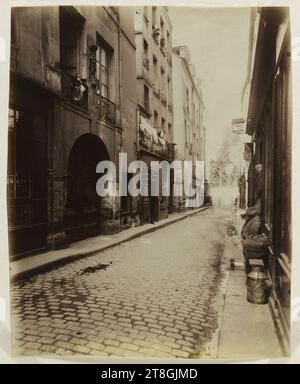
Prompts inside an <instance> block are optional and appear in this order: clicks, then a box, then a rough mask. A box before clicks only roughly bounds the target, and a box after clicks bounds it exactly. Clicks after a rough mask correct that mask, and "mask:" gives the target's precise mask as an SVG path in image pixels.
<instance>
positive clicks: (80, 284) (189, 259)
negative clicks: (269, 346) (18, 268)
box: [12, 215, 222, 358]
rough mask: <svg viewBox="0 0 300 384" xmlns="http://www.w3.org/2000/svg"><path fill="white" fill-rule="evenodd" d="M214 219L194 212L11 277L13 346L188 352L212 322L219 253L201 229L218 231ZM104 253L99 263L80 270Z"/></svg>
mask: <svg viewBox="0 0 300 384" xmlns="http://www.w3.org/2000/svg"><path fill="white" fill-rule="evenodd" d="M220 225H222V223H221V224H220V220H212V219H211V218H210V217H209V215H207V216H201V215H198V216H195V217H193V218H189V219H186V220H185V222H180V223H177V224H174V225H173V226H168V227H166V228H164V229H161V230H160V231H157V232H153V233H151V234H149V235H146V236H144V237H143V238H140V239H135V240H133V241H130V242H128V243H127V244H126V246H121V247H115V248H112V249H109V250H106V251H105V252H102V253H99V254H95V255H93V256H89V257H87V258H84V259H81V260H77V261H75V262H73V263H70V264H66V265H64V266H61V267H58V268H55V269H53V270H50V271H49V272H46V273H42V274H40V275H37V276H33V277H32V278H31V279H29V280H28V281H23V282H17V283H15V284H13V286H12V301H13V306H14V310H13V314H12V316H13V323H15V324H18V328H15V333H14V336H15V341H16V342H17V341H18V340H19V346H18V348H19V350H20V351H21V352H22V353H23V352H24V353H25V354H30V353H33V352H35V354H37V355H38V354H39V353H43V354H46V353H56V354H58V355H63V356H67V355H70V356H72V355H75V354H90V355H93V356H94V355H95V356H97V355H99V356H108V355H114V356H127V357H133V356H139V357H155V358H159V357H177V358H187V357H189V356H191V355H193V353H192V352H193V351H196V352H197V351H198V350H199V348H200V347H201V345H202V344H203V343H204V342H205V340H209V339H210V338H211V337H212V332H213V330H214V329H215V327H216V325H217V324H216V322H217V316H216V315H217V314H216V313H215V312H214V309H213V302H214V298H215V297H214V290H215V289H216V288H217V284H218V274H216V272H215V271H214V268H213V266H212V265H213V263H214V262H215V260H216V261H218V260H219V258H220V257H221V254H220V255H215V254H213V253H212V249H214V247H215V243H214V242H213V241H211V242H209V241H208V242H207V235H203V233H206V234H207V233H218V228H219V226H220ZM187 229H188V230H187ZM174 233H176V236H174ZM220 236H221V235H220ZM145 240H147V241H149V242H150V244H151V246H149V244H147V242H146V243H145ZM91 241H93V240H91ZM199 245H200V246H199ZM220 252H221V251H220ZM110 261H112V262H113V264H112V266H111V268H108V269H107V270H105V271H103V270H102V271H98V272H95V273H93V274H86V275H81V274H80V273H81V271H82V270H83V269H85V268H87V267H89V266H96V265H99V263H108V262H110ZM36 297H38V300H36ZM35 316H37V318H35ZM50 341H51V342H50ZM196 352H195V353H196Z"/></svg>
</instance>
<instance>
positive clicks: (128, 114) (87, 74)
mask: <svg viewBox="0 0 300 384" xmlns="http://www.w3.org/2000/svg"><path fill="white" fill-rule="evenodd" d="M62 15H63V16H62ZM60 16H61V18H60ZM62 17H63V18H62ZM60 20H63V21H60ZM133 22H134V20H133V15H131V14H130V11H129V10H126V9H125V8H121V9H120V12H119V10H118V8H116V7H85V6H75V7H57V6H55V7H31V8H30V7H26V8H25V7H24V8H14V9H13V10H12V50H11V55H12V60H11V70H12V82H11V97H10V106H11V107H12V108H21V109H22V108H23V105H22V104H24V102H22V101H21V102H20V103H19V105H16V101H17V100H22V99H24V100H25V98H31V97H32V98H33V97H36V96H33V95H34V92H37V93H39V94H40V97H41V98H42V99H43V100H44V104H45V110H46V116H45V124H46V125H47V159H48V160H47V162H48V164H47V169H48V171H47V172H48V175H47V180H48V181H47V184H48V190H47V196H46V199H47V205H48V208H47V221H48V229H47V236H48V240H47V242H48V246H56V244H57V243H60V244H63V243H65V241H68V236H67V238H66V230H65V226H66V217H65V214H66V205H67V199H68V196H67V195H68V193H69V188H68V185H69V183H70V174H68V172H69V167H70V156H71V154H72V150H73V148H74V147H75V144H76V143H78V141H79V140H81V139H82V138H84V137H85V136H84V135H89V137H91V138H93V139H92V140H94V142H95V143H96V142H97V143H98V145H99V148H103V150H102V152H101V150H100V152H101V153H99V159H100V158H102V157H103V156H104V157H107V159H110V160H113V161H114V162H115V164H118V155H119V152H120V151H122V152H127V153H128V158H129V161H132V160H133V159H134V158H135V157H136V81H135V80H136V69H135V42H134V24H133ZM68 23H69V24H68ZM70 26H71V27H70ZM61 28H66V30H67V31H69V32H68V36H69V37H66V32H65V31H62V30H61ZM70 28H73V30H72V29H70ZM72 34H78V36H77V37H76V42H75V43H74V44H75V45H76V46H77V48H76V50H75V49H74V52H75V53H73V51H72V52H71V54H70V55H69V57H67V59H64V58H63V57H62V56H61V54H63V55H65V53H66V49H65V48H64V49H63V50H62V49H61V42H63V43H64V44H67V43H68V41H67V39H71V40H72V38H73V36H72ZM74 39H75V38H74ZM74 41H75V40H74ZM63 43H62V44H63ZM70 45H71V44H70ZM95 46H98V52H100V48H99V46H100V47H102V48H103V49H104V50H105V52H106V53H107V64H105V65H106V67H107V68H108V69H107V71H106V73H107V79H108V93H107V92H106V93H105V92H104V91H105V89H104V88H105V87H103V88H101V86H100V82H99V81H98V80H97V78H96V75H95V74H96V71H95V70H94V68H95V66H96V64H95V63H96V59H97V56H96V53H95V54H94V52H95V51H94V50H93V49H94V47H95ZM68 49H69V48H68ZM66 56H67V55H66ZM98 59H99V57H98ZM63 60H67V61H66V63H67V64H66V65H67V67H68V68H72V69H71V70H72V76H73V77H72V76H71V78H70V76H69V75H68V76H66V73H67V72H68V71H71V70H70V69H68V70H67V71H66V69H65V68H63V65H62V63H63ZM69 61H70V62H71V61H72V64H73V63H75V64H76V65H75V66H74V65H73V67H74V68H73V67H72V65H71V64H69ZM98 61H99V60H98ZM75 67H76V68H75ZM75 72H76V73H75ZM77 74H78V79H79V83H76V84H80V86H78V87H77V88H75V86H74V83H75V78H76V79H77ZM75 75H76V76H75ZM20 79H22V83H23V82H25V83H26V82H27V83H28V84H27V85H26V86H25V85H24V87H23V88H22V87H21V86H20V85H19V84H21V83H20V81H19V80H20ZM121 79H122V80H121ZM102 89H103V94H102V93H101V92H102ZM28 90H31V92H30V91H28ZM75 91H76V92H75ZM86 95H88V96H87V97H86ZM104 95H105V96H104ZM87 98H88V103H87V102H86V101H87ZM32 110H35V108H34V106H32V107H31V113H32ZM95 145H96V144H95ZM82 156H83V155H82ZM97 209H98V208H97ZM132 209H133V213H132V212H128V216H129V218H130V220H134V221H135V220H136V221H137V222H138V217H137V212H136V207H134V205H133V207H132ZM99 213H100V216H103V217H104V218H105V219H104V220H102V223H100V224H99V228H100V226H101V232H103V233H113V232H116V231H119V230H120V228H121V221H120V220H121V217H120V201H119V199H113V198H111V200H109V199H102V201H101V207H100V208H99ZM77 219H78V217H77ZM77 219H76V220H77ZM68 220H69V219H68ZM74 220H75V219H74ZM78 220H79V219H78ZM95 220H96V219H95ZM73 224H74V223H73ZM90 224H91V223H87V225H86V228H85V227H84V225H85V224H84V225H83V227H84V230H83V231H81V229H80V228H79V229H78V228H77V229H78V230H77V232H76V233H77V234H79V235H80V233H81V232H82V234H81V235H82V236H83V237H86V236H88V235H89V231H88V229H87V228H88V227H89V226H90ZM74 225H75V224H74ZM81 226H82V224H79V227H81ZM99 230H100V229H99ZM81 235H80V236H81ZM76 236H77V235H76ZM76 236H75V238H77V237H78V236H77V237H76ZM80 236H79V237H80Z"/></svg>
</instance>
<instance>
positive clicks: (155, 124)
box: [154, 111, 158, 128]
mask: <svg viewBox="0 0 300 384" xmlns="http://www.w3.org/2000/svg"><path fill="white" fill-rule="evenodd" d="M154 127H155V128H158V113H157V111H154Z"/></svg>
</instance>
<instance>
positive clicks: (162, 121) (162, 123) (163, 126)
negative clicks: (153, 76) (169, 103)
mask: <svg viewBox="0 0 300 384" xmlns="http://www.w3.org/2000/svg"><path fill="white" fill-rule="evenodd" d="M165 123H166V121H165V119H164V118H163V117H162V118H161V130H162V131H163V132H165Z"/></svg>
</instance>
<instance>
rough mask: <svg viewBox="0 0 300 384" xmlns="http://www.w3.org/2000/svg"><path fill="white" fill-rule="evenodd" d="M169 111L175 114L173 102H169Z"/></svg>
mask: <svg viewBox="0 0 300 384" xmlns="http://www.w3.org/2000/svg"><path fill="white" fill-rule="evenodd" d="M168 109H169V111H170V112H173V103H172V102H171V101H169V102H168Z"/></svg>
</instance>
